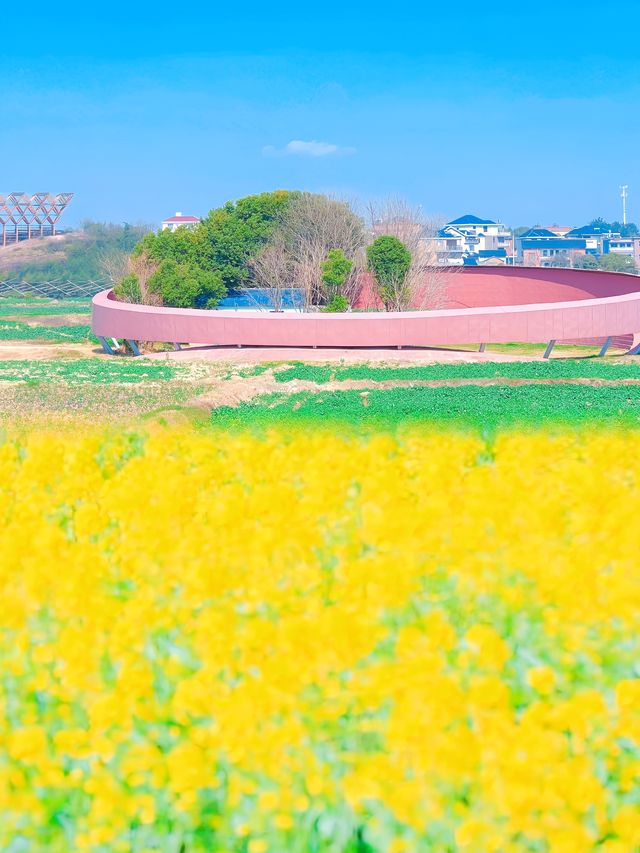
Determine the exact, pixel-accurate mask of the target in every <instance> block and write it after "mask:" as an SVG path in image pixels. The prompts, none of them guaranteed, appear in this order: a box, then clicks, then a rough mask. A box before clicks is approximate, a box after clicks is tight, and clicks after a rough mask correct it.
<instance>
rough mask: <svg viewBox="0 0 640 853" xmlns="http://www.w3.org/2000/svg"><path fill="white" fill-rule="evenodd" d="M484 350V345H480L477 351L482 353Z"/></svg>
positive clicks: (485, 346)
mask: <svg viewBox="0 0 640 853" xmlns="http://www.w3.org/2000/svg"><path fill="white" fill-rule="evenodd" d="M486 348H487V345H486V344H480V349H479V350H478V352H484V351H485V350H486Z"/></svg>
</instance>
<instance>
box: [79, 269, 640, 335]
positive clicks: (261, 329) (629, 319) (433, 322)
mask: <svg viewBox="0 0 640 853" xmlns="http://www.w3.org/2000/svg"><path fill="white" fill-rule="evenodd" d="M363 291H366V284H365V287H364V288H363ZM445 301H446V305H447V307H445V308H441V309H439V310H434V311H408V312H384V311H377V312H373V313H366V312H365V313H353V312H350V313H346V314H323V313H308V314H304V313H297V312H285V313H275V312H268V311H215V310H213V311H206V310H197V309H184V308H182V309H181V308H157V307H152V306H147V305H132V304H128V303H125V302H118V301H117V300H116V299H115V297H114V295H113V293H112V292H111V291H103V292H102V293H99V294H98V295H97V296H95V297H94V299H93V318H92V327H93V331H94V333H95V334H96V335H98V336H99V337H103V338H125V339H129V340H132V341H138V340H143V341H164V342H169V343H178V342H180V343H198V344H210V345H218V346H220V345H222V346H229V345H240V346H277V347H286V346H290V347H402V346H407V347H428V346H442V345H452V344H453V345H455V344H478V343H509V342H511V341H523V342H531V343H541V342H548V341H556V340H558V341H561V340H565V341H566V340H571V341H585V342H586V341H589V342H594V341H595V340H604V339H607V340H609V341H611V339H612V338H614V337H619V336H625V337H626V340H627V343H628V345H629V346H631V343H632V341H633V342H634V343H635V342H636V341H637V340H640V339H638V337H637V335H636V333H637V332H639V331H640V277H638V276H632V275H626V274H620V273H606V272H599V271H590V270H589V271H587V270H565V269H549V268H542V269H538V268H535V269H534V268H497V269H496V268H495V267H490V268H486V267H485V268H475V269H472V268H471V269H468V270H466V269H465V270H462V271H459V272H457V273H452V274H451V277H450V280H449V281H448V282H447V284H446V292H445ZM360 302H361V304H363V307H365V305H366V292H365V293H361V298H360ZM634 335H636V337H635V338H634Z"/></svg>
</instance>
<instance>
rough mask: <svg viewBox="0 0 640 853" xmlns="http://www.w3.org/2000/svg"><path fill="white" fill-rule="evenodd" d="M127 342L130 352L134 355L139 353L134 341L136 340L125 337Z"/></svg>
mask: <svg viewBox="0 0 640 853" xmlns="http://www.w3.org/2000/svg"><path fill="white" fill-rule="evenodd" d="M127 343H128V344H129V346H130V347H131V352H132V353H133V354H134V355H140V350H139V349H138V344H137V342H136V341H130V340H129V339H128V338H127Z"/></svg>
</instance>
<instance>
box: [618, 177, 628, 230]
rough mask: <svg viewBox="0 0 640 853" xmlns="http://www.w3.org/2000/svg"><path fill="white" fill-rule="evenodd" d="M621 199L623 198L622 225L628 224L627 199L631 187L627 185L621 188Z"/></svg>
mask: <svg viewBox="0 0 640 853" xmlns="http://www.w3.org/2000/svg"><path fill="white" fill-rule="evenodd" d="M620 197H621V198H622V224H623V225H626V224H627V199H628V198H629V187H628V186H627V184H625V185H624V186H623V187H620Z"/></svg>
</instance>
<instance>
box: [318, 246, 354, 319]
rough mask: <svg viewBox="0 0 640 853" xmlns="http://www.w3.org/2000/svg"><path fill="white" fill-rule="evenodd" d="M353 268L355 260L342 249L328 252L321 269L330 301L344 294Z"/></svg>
mask: <svg viewBox="0 0 640 853" xmlns="http://www.w3.org/2000/svg"><path fill="white" fill-rule="evenodd" d="M352 269H353V261H350V260H349V258H348V257H347V256H346V255H345V253H344V252H343V251H342V249H331V250H330V251H329V252H327V257H326V258H325V260H324V261H323V262H322V266H321V271H322V283H323V284H324V286H325V289H326V291H327V297H328V301H329V302H332V301H334V300H335V299H336V297H338V296H342V288H343V287H344V285H345V282H346V281H347V279H348V278H349V275H350V274H351V270H352ZM343 298H344V297H343ZM345 302H346V299H345ZM347 305H348V302H347ZM338 310H341V309H338Z"/></svg>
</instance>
